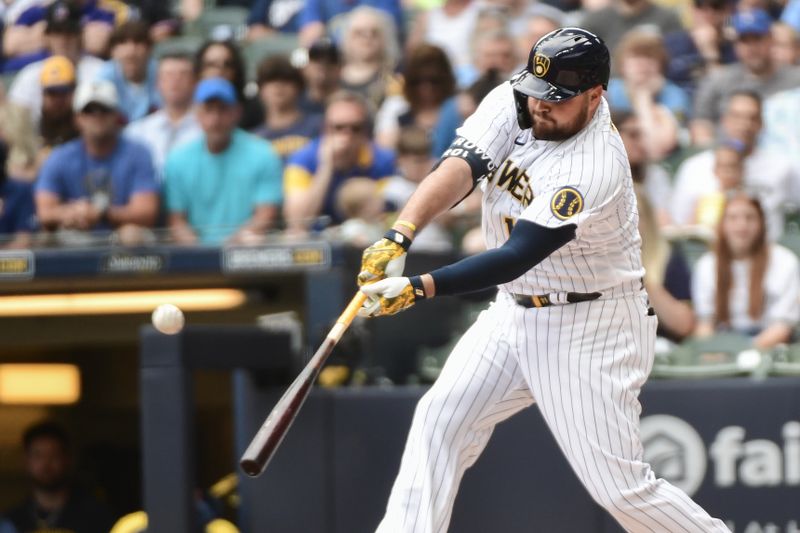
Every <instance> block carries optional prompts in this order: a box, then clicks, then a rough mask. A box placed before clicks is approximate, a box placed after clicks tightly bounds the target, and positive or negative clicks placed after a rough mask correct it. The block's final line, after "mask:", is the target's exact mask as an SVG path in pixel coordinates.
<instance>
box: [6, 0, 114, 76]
mask: <svg viewBox="0 0 800 533" xmlns="http://www.w3.org/2000/svg"><path fill="white" fill-rule="evenodd" d="M114 18H115V16H114V13H113V12H112V11H110V10H108V9H105V8H103V7H101V6H100V5H99V2H97V0H57V1H55V2H53V3H50V4H48V3H45V2H43V3H37V4H35V5H32V6H31V7H29V8H28V9H26V10H24V11H23V12H22V13H20V15H19V17H18V18H17V19H16V21H15V23H14V25H13V26H11V27H10V28H7V29H6V33H5V34H4V36H3V52H4V55H6V56H8V57H17V61H14V62H7V63H6V66H5V70H6V71H14V70H17V69H19V68H21V67H23V66H25V65H26V64H27V63H30V62H32V61H37V60H41V59H43V58H44V57H46V49H47V46H46V40H47V39H46V37H45V39H44V41H45V43H44V46H43V41H42V38H41V32H42V29H44V32H45V34H47V33H48V32H49V31H51V30H50V27H51V25H52V23H53V22H56V23H67V24H70V25H74V26H76V30H77V31H76V32H77V33H78V34H79V35H82V37H83V45H84V47H85V50H86V52H87V53H89V54H91V55H95V56H99V57H102V56H103V55H104V54H105V53H106V49H107V47H108V38H109V36H110V35H111V30H112V29H113V27H114ZM70 30H71V31H73V29H72V28H70Z"/></svg>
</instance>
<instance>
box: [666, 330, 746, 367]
mask: <svg viewBox="0 0 800 533" xmlns="http://www.w3.org/2000/svg"><path fill="white" fill-rule="evenodd" d="M751 346H752V342H751V341H750V339H749V338H748V337H745V336H743V335H739V334H737V333H718V334H716V335H713V336H711V337H707V338H702V339H691V340H688V341H686V342H684V343H683V344H681V345H680V346H678V347H677V348H676V349H675V350H674V351H673V352H671V353H670V354H669V355H667V356H666V357H663V358H659V360H658V362H657V363H656V364H654V365H653V371H652V373H651V375H652V377H658V378H711V377H725V376H737V375H745V374H748V373H750V370H746V369H743V368H742V367H740V365H739V362H738V361H737V356H738V355H739V353H741V352H742V351H744V350H748V349H750V348H751Z"/></svg>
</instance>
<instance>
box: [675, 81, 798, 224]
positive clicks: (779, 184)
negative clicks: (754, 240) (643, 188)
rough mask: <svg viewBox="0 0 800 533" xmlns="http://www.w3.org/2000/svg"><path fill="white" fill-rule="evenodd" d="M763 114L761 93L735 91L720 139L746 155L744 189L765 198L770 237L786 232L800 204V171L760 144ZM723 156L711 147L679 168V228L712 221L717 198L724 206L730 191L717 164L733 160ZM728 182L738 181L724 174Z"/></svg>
mask: <svg viewBox="0 0 800 533" xmlns="http://www.w3.org/2000/svg"><path fill="white" fill-rule="evenodd" d="M761 116H762V105H761V97H760V96H759V95H758V93H755V92H752V91H747V90H741V89H740V90H737V91H736V92H733V93H732V94H730V95H729V96H728V98H727V100H726V102H725V107H724V112H723V115H722V119H721V120H720V125H721V135H720V138H719V141H718V143H719V144H724V145H727V146H730V147H733V148H734V149H735V150H738V151H739V153H740V156H741V158H742V159H743V174H742V176H741V179H740V180H738V181H740V182H741V185H740V188H743V189H744V190H746V191H748V192H749V193H750V194H752V195H754V196H756V197H757V198H758V199H759V200H760V202H761V204H762V205H763V206H764V210H765V214H766V216H767V232H768V235H769V238H770V239H771V240H776V239H778V238H779V237H780V236H781V234H782V233H783V228H784V220H785V216H786V213H787V212H789V211H791V210H794V209H795V208H796V206H797V205H800V193H799V192H798V191H800V185H799V184H800V175H799V174H798V171H797V167H796V166H795V165H794V164H793V161H792V160H790V159H789V158H788V156H787V155H785V154H784V153H781V152H776V151H775V150H772V149H770V148H769V147H764V146H761V145H759V144H757V141H758V138H759V134H760V132H761V128H762V120H761ZM722 157H724V158H725V159H721V158H720V154H715V152H714V150H705V151H703V152H700V153H698V154H696V155H694V156H692V157H690V158H688V159H686V160H685V161H684V162H683V163H682V164H681V166H680V167H679V168H678V172H677V173H676V175H675V187H674V189H673V194H672V206H671V209H670V214H671V216H672V221H673V223H674V224H675V225H676V226H685V225H691V224H696V223H698V222H704V221H707V220H708V219H709V217H707V216H706V215H705V213H708V212H711V213H714V212H715V209H713V207H714V202H717V204H716V205H717V207H718V206H719V193H720V192H722V191H723V190H724V189H725V187H723V183H722V181H721V180H720V167H718V166H717V167H716V168H715V165H716V162H719V161H722V162H723V163H724V165H723V166H725V167H730V166H731V165H730V164H729V163H728V162H729V161H730V160H731V159H732V158H731V157H730V154H722ZM722 171H723V172H725V171H726V169H722ZM728 175H729V174H728ZM724 181H727V182H733V181H737V180H733V179H730V178H728V177H724ZM709 206H710V207H709ZM718 211H719V209H716V212H718ZM714 216H718V215H714ZM712 222H713V220H712Z"/></svg>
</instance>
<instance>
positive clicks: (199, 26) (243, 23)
mask: <svg viewBox="0 0 800 533" xmlns="http://www.w3.org/2000/svg"><path fill="white" fill-rule="evenodd" d="M247 15H248V10H247V8H244V7H238V6H220V7H212V8H208V9H204V10H203V13H202V14H201V15H200V18H198V19H197V20H196V21H194V22H192V23H191V24H189V25H187V28H186V33H187V34H189V35H194V36H198V37H202V38H203V39H208V38H212V39H217V40H227V39H232V40H235V41H239V40H242V39H243V38H244V36H245V34H246V33H247Z"/></svg>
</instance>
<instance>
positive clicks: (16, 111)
mask: <svg viewBox="0 0 800 533" xmlns="http://www.w3.org/2000/svg"><path fill="white" fill-rule="evenodd" d="M0 139H2V142H3V144H5V145H6V146H7V147H8V158H7V160H6V162H5V167H4V168H5V171H6V173H7V174H8V176H9V177H10V178H12V179H15V180H19V181H23V182H27V183H32V182H33V181H34V180H35V179H36V173H37V171H38V167H39V159H38V156H39V142H38V140H37V138H36V134H35V132H34V128H33V124H32V123H31V119H30V114H29V113H28V110H27V109H25V108H24V107H20V106H18V105H15V104H12V103H10V102H4V103H2V105H0Z"/></svg>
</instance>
